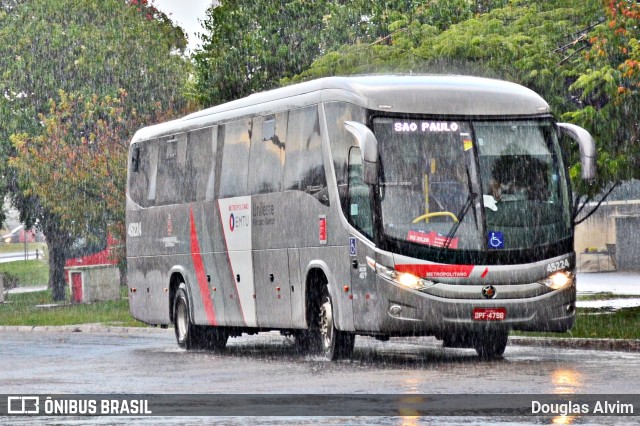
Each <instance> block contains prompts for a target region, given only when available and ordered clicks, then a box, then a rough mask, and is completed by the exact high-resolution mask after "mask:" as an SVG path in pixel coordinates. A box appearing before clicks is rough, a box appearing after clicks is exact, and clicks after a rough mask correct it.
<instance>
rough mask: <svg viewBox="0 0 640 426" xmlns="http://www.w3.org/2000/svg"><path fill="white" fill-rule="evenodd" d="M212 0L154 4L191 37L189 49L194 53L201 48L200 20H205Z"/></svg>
mask: <svg viewBox="0 0 640 426" xmlns="http://www.w3.org/2000/svg"><path fill="white" fill-rule="evenodd" d="M211 3H212V0H153V4H155V6H156V7H157V8H158V9H160V10H161V11H162V12H164V13H166V14H167V15H168V16H169V18H171V20H172V21H173V22H175V23H176V24H178V25H180V26H181V27H182V28H183V29H184V30H185V32H186V33H187V34H188V35H189V49H190V50H191V51H193V50H194V49H195V47H196V46H200V44H201V43H200V39H199V38H198V37H197V36H196V33H201V32H203V28H202V26H201V25H200V22H198V20H204V18H205V12H206V10H207V8H208V7H209V6H210V5H211Z"/></svg>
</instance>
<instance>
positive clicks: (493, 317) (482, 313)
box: [473, 308, 507, 321]
mask: <svg viewBox="0 0 640 426" xmlns="http://www.w3.org/2000/svg"><path fill="white" fill-rule="evenodd" d="M505 318H507V309H506V308H475V309H474V310H473V320H474V321H502V320H504V319H505Z"/></svg>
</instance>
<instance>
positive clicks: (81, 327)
mask: <svg viewBox="0 0 640 426" xmlns="http://www.w3.org/2000/svg"><path fill="white" fill-rule="evenodd" d="M3 331H18V332H34V333H47V332H52V333H82V332H84V333H107V334H138V333H144V334H160V333H167V332H169V331H171V332H173V330H172V329H164V328H160V327H119V326H109V325H104V324H78V325H57V326H53V325H52V326H48V325H45V326H39V325H38V326H36V325H34V326H31V325H0V332H3Z"/></svg>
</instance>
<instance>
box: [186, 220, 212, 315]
mask: <svg viewBox="0 0 640 426" xmlns="http://www.w3.org/2000/svg"><path fill="white" fill-rule="evenodd" d="M189 218H190V220H191V258H192V259H193V268H194V269H195V271H196V280H197V281H198V287H200V296H202V303H204V312H205V313H206V315H207V321H209V324H210V325H218V321H216V313H215V311H214V309H213V303H212V302H211V292H210V291H209V284H208V282H207V275H206V274H205V272H204V263H203V262H202V255H201V254H200V243H199V242H198V231H197V230H196V221H195V220H194V218H193V209H189Z"/></svg>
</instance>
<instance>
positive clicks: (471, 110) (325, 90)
mask: <svg viewBox="0 0 640 426" xmlns="http://www.w3.org/2000/svg"><path fill="white" fill-rule="evenodd" d="M327 101H345V102H351V103H354V104H356V105H360V106H363V107H365V108H368V109H371V110H378V111H383V112H385V113H396V114H397V113H419V114H427V115H455V116H473V117H483V116H493V117H498V116H533V115H546V114H548V113H549V105H548V104H547V103H546V102H545V101H544V99H542V98H541V97H540V96H539V95H538V94H536V93H535V92H533V91H532V90H530V89H527V88H525V87H523V86H521V85H518V84H515V83H510V82H506V81H502V80H495V79H489V78H481V77H471V76H461V75H368V76H355V77H326V78H321V79H317V80H312V81H308V82H304V83H299V84H295V85H291V86H286V87H282V88H279V89H274V90H269V91H266V92H261V93H256V94H253V95H250V96H247V97H245V98H242V99H238V100H235V101H232V102H228V103H225V104H221V105H217V106H214V107H211V108H207V109H204V110H202V111H198V112H195V113H192V114H189V115H187V116H185V117H183V118H181V119H178V120H173V121H169V122H166V123H162V124H158V125H154V126H149V127H146V128H144V129H141V130H139V131H138V132H137V133H136V135H135V136H134V138H133V140H132V143H133V142H136V141H138V140H145V139H149V138H153V137H159V136H163V135H169V134H172V133H178V132H182V131H186V130H191V129H196V128H200V127H204V126H207V125H212V124H215V123H217V122H224V121H227V120H229V119H232V118H235V117H243V116H248V115H263V114H271V113H275V112H278V111H283V110H287V109H293V108H298V107H302V106H305V105H310V104H314V103H319V102H327Z"/></svg>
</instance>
